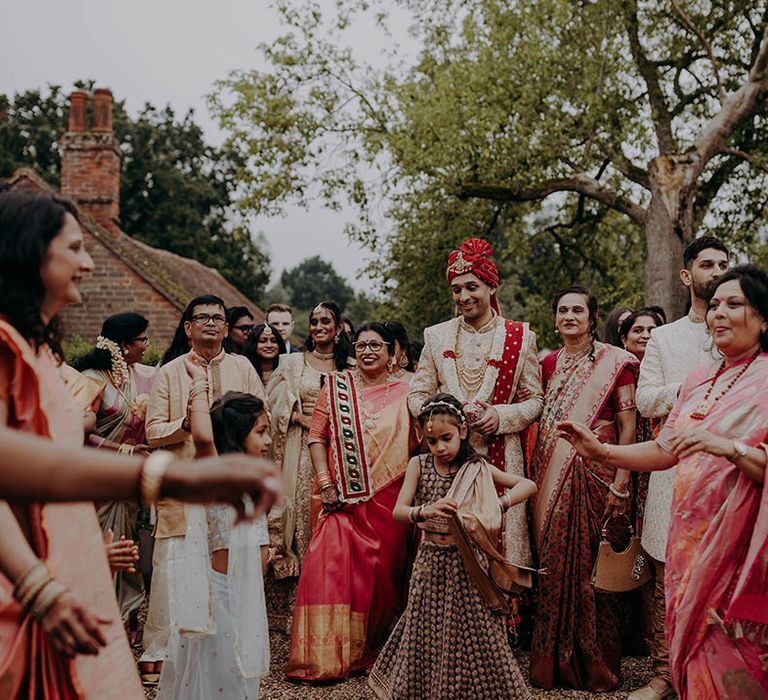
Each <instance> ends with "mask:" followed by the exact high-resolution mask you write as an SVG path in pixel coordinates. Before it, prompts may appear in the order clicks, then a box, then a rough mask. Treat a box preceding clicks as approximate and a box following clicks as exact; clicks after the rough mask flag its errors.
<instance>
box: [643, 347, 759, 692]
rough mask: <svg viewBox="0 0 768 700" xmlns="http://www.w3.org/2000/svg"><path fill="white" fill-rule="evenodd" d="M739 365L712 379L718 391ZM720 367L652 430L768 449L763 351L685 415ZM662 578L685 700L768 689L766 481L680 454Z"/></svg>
mask: <svg viewBox="0 0 768 700" xmlns="http://www.w3.org/2000/svg"><path fill="white" fill-rule="evenodd" d="M741 367H743V363H738V364H737V365H734V366H733V367H730V368H728V370H726V371H725V372H724V373H723V374H722V375H721V376H720V378H719V379H718V381H717V383H716V385H715V387H714V390H713V396H718V395H719V394H720V392H721V391H722V390H723V389H724V388H725V386H726V385H727V384H728V382H729V381H730V380H731V379H732V378H733V376H734V374H735V373H736V372H738V371H739V369H740V368H741ZM716 368H717V365H713V366H705V367H701V368H699V369H697V370H695V371H694V372H692V373H691V374H690V375H689V376H688V378H687V379H686V381H685V383H684V384H683V386H682V388H681V390H680V395H679V397H678V400H677V402H676V404H675V406H674V408H673V409H672V413H670V415H669V418H668V419H667V423H666V425H665V426H664V429H663V430H662V432H661V434H660V435H659V438H658V443H659V445H660V446H661V447H662V448H664V447H665V446H666V445H667V440H668V439H669V438H670V436H671V434H672V432H673V430H684V429H686V428H689V427H692V426H694V425H700V426H701V427H703V428H706V429H707V430H709V431H710V432H712V433H715V434H717V435H721V436H723V437H727V438H731V439H737V440H741V441H742V442H744V443H745V444H747V445H750V446H752V447H761V448H763V449H768V447H767V446H766V442H768V403H766V396H768V354H766V353H762V354H761V355H760V356H758V358H757V359H756V360H755V361H754V362H753V363H752V366H751V367H750V368H749V369H748V370H747V371H746V373H745V374H744V376H743V377H741V379H739V380H738V382H737V383H736V384H735V385H734V386H733V388H732V389H731V390H730V391H729V392H728V393H726V394H725V395H724V396H722V398H721V399H719V400H718V401H717V402H716V403H715V406H714V408H713V410H712V411H711V413H710V414H709V415H708V416H706V418H704V419H703V420H698V421H696V420H694V419H692V418H691V415H690V414H691V413H692V412H693V411H694V409H695V408H696V407H697V405H698V404H699V403H700V402H701V401H702V399H703V398H704V395H705V393H706V390H707V386H708V384H709V380H710V379H711V377H712V376H713V374H714V372H715V370H716ZM666 564H667V566H666V574H665V586H666V595H667V621H666V622H667V639H668V641H669V660H670V666H671V671H672V681H673V683H674V685H675V688H676V689H677V691H678V693H679V695H680V696H681V698H683V700H686V699H688V700H718V699H720V698H729V699H731V700H736V699H738V700H742V699H746V698H764V697H768V480H766V483H763V484H760V483H758V482H757V481H755V480H753V479H750V478H749V477H748V476H745V475H744V474H743V473H742V472H741V471H740V470H739V469H738V467H736V465H734V464H732V463H731V462H730V461H728V460H727V459H726V458H725V457H716V456H714V455H711V454H708V453H706V452H696V453H694V454H693V455H691V456H690V457H687V458H685V459H683V460H682V461H680V462H679V463H678V465H677V476H676V480H675V489H674V494H673V501H672V521H671V525H670V530H669V541H668V544H667V562H666Z"/></svg>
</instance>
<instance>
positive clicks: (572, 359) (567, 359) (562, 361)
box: [557, 338, 594, 370]
mask: <svg viewBox="0 0 768 700" xmlns="http://www.w3.org/2000/svg"><path fill="white" fill-rule="evenodd" d="M593 347H594V345H593V341H592V339H591V338H590V339H589V340H588V341H587V342H586V343H585V344H584V345H582V346H581V347H580V348H576V350H574V351H573V352H568V348H565V347H564V348H563V352H561V353H560V357H558V358H557V364H558V365H560V369H564V370H565V369H570V368H571V367H573V366H574V365H575V364H576V363H577V362H578V361H579V360H581V359H582V358H583V357H586V356H587V355H588V354H589V352H590V351H591V350H592V348H593Z"/></svg>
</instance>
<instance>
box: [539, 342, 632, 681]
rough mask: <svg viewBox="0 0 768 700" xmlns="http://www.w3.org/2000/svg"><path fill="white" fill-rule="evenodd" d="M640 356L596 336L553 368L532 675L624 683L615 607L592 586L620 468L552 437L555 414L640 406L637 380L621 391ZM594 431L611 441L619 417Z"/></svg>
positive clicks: (543, 456) (543, 455)
mask: <svg viewBox="0 0 768 700" xmlns="http://www.w3.org/2000/svg"><path fill="white" fill-rule="evenodd" d="M636 367H637V360H636V359H635V358H634V357H633V356H632V355H630V354H629V353H627V352H624V351H623V350H620V349H618V348H614V347H612V346H608V345H604V344H602V343H595V351H594V360H591V359H590V358H589V357H588V356H587V357H584V358H582V359H581V360H577V361H576V362H575V364H574V365H573V366H571V367H570V368H566V369H564V370H561V371H555V372H554V373H553V374H552V376H551V378H550V380H549V383H548V386H547V392H546V397H545V401H544V412H543V414H542V418H541V422H540V424H539V439H538V442H537V445H536V449H535V452H534V456H533V462H532V471H533V476H534V478H535V479H536V484H537V486H538V489H539V490H538V493H537V494H536V496H535V501H534V508H533V531H534V537H535V544H536V548H537V550H538V557H539V566H540V568H542V569H545V570H546V573H542V575H541V576H540V577H539V580H538V584H537V591H536V613H535V617H534V628H533V640H532V646H531V668H530V675H531V682H532V683H533V684H534V685H536V686H539V687H542V688H552V687H553V686H554V685H555V683H556V682H557V681H560V682H564V683H566V684H568V685H569V686H571V687H573V688H584V689H587V690H591V691H594V692H600V691H607V690H611V689H612V688H615V687H616V686H617V685H618V683H619V667H620V661H621V643H620V638H619V624H618V619H619V608H618V601H617V599H616V598H615V596H614V595H613V594H610V593H602V592H599V591H596V590H595V589H594V588H593V586H592V585H591V583H590V576H591V573H592V567H593V564H594V561H595V557H596V555H597V548H598V544H599V538H600V528H601V526H602V523H603V512H604V510H605V497H606V495H607V493H608V488H607V487H608V484H610V483H611V482H612V481H613V478H614V474H615V469H614V467H611V466H610V465H602V464H597V463H593V462H588V461H586V460H583V459H581V458H580V457H579V456H578V455H576V453H575V451H574V450H573V448H572V447H571V445H570V444H569V443H567V442H566V441H564V440H560V439H558V438H557V436H556V424H557V422H558V421H563V420H573V421H579V422H583V423H586V424H587V425H594V424H595V421H596V420H597V419H598V416H600V415H601V414H603V415H604V413H603V411H604V409H605V407H606V406H608V405H609V402H612V403H613V406H614V410H629V409H634V385H633V384H627V385H625V386H621V387H618V388H617V385H618V384H619V383H620V379H621V381H624V378H625V377H626V372H627V371H630V370H632V371H635V368H636ZM595 432H596V433H597V435H598V438H599V439H600V440H601V441H602V442H609V443H613V444H615V443H616V442H617V437H618V436H617V429H616V424H615V423H614V422H609V423H603V424H602V425H600V426H599V427H598V428H596V430H595Z"/></svg>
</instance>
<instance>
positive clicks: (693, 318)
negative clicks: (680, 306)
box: [688, 307, 707, 323]
mask: <svg viewBox="0 0 768 700" xmlns="http://www.w3.org/2000/svg"><path fill="white" fill-rule="evenodd" d="M688 320H689V321H690V322H691V323H704V321H706V320H707V319H705V318H704V317H703V316H702V315H701V314H700V313H699V312H698V311H696V309H694V308H693V307H691V308H690V309H689V310H688Z"/></svg>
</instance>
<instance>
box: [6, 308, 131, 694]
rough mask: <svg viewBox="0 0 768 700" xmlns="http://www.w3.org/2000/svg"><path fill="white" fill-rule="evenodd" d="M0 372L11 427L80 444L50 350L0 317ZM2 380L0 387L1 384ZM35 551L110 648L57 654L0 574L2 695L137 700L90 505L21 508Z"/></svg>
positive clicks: (72, 407) (77, 415) (79, 426)
mask: <svg viewBox="0 0 768 700" xmlns="http://www.w3.org/2000/svg"><path fill="white" fill-rule="evenodd" d="M0 351H1V352H0V357H1V358H2V359H3V362H0V372H4V373H5V372H7V374H8V379H9V380H10V381H9V384H8V387H9V396H2V397H0V400H2V401H5V402H7V406H8V409H9V414H8V425H9V427H11V428H14V429H18V430H23V431H25V432H30V433H33V434H36V435H39V436H42V437H49V438H51V439H52V440H54V441H55V442H58V443H61V444H65V445H73V446H76V445H82V442H83V423H82V410H81V408H80V406H79V405H78V404H77V403H76V402H75V400H74V398H73V397H72V396H71V395H70V394H69V393H68V392H67V389H66V387H65V386H64V382H63V380H62V378H61V376H60V374H59V372H58V368H57V367H56V365H55V362H54V359H53V357H52V355H51V354H50V351H47V350H46V349H42V350H41V351H40V353H39V354H38V355H35V353H34V352H33V351H32V348H31V347H30V346H29V345H28V344H27V342H26V341H25V340H24V339H23V338H22V337H21V336H20V335H19V334H18V333H17V332H16V330H15V329H14V328H13V327H12V326H10V325H9V324H8V323H6V322H4V321H3V320H2V319H0ZM2 384H3V382H0V386H1V385H2ZM24 510H25V515H26V518H25V519H26V522H27V523H28V525H29V528H30V530H31V533H32V542H31V545H32V548H33V550H34V551H35V553H36V554H37V556H39V557H40V558H41V559H43V560H44V561H45V562H46V564H47V565H48V567H49V568H50V570H51V572H52V573H54V574H55V575H56V578H57V579H58V580H59V581H61V582H62V583H63V584H64V585H66V586H67V587H68V588H69V589H70V590H72V591H73V593H74V594H75V595H76V596H77V599H78V600H79V601H81V602H82V603H83V604H84V605H86V606H87V608H88V610H89V611H90V612H91V613H92V614H96V615H98V616H99V617H102V618H104V619H108V620H110V621H111V624H108V625H106V626H105V627H102V631H103V633H104V635H105V637H106V638H107V646H106V647H104V648H102V649H101V650H100V651H99V654H98V655H97V656H84V655H79V656H77V657H76V658H75V659H74V660H72V659H68V658H66V657H64V656H62V655H61V654H59V653H58V652H57V651H56V650H55V649H54V648H53V647H52V646H51V645H50V644H49V642H48V639H47V637H46V635H45V634H44V633H43V631H42V628H41V626H40V625H39V624H37V622H35V621H34V620H32V619H31V618H30V617H29V616H28V615H26V614H24V613H22V611H21V610H20V608H19V606H18V604H17V603H16V601H15V600H13V598H12V597H11V592H12V590H13V586H12V584H11V582H10V581H8V580H7V579H6V578H5V577H4V576H2V575H0V697H1V698H3V699H5V698H9V699H13V700H16V699H17V698H18V699H19V700H21V699H22V698H23V699H24V700H31V699H32V698H34V699H35V700H73V699H75V698H77V699H78V700H80V699H82V698H94V699H98V700H113V699H114V700H117V699H118V698H119V699H120V700H122V699H124V698H125V699H132V698H142V697H143V693H142V690H141V685H140V683H139V679H138V676H137V674H136V671H135V667H134V664H133V659H132V657H131V653H130V649H129V647H128V642H127V640H126V638H125V634H124V632H123V628H122V625H120V624H119V622H118V619H119V615H118V611H117V607H116V604H115V596H114V591H113V589H112V586H111V580H110V576H109V567H108V565H107V558H106V554H105V550H104V542H103V539H102V536H101V532H100V530H99V526H98V522H97V520H96V514H95V512H94V508H93V505H92V504H90V503H61V504H37V505H32V506H29V507H27V508H25V509H24Z"/></svg>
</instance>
